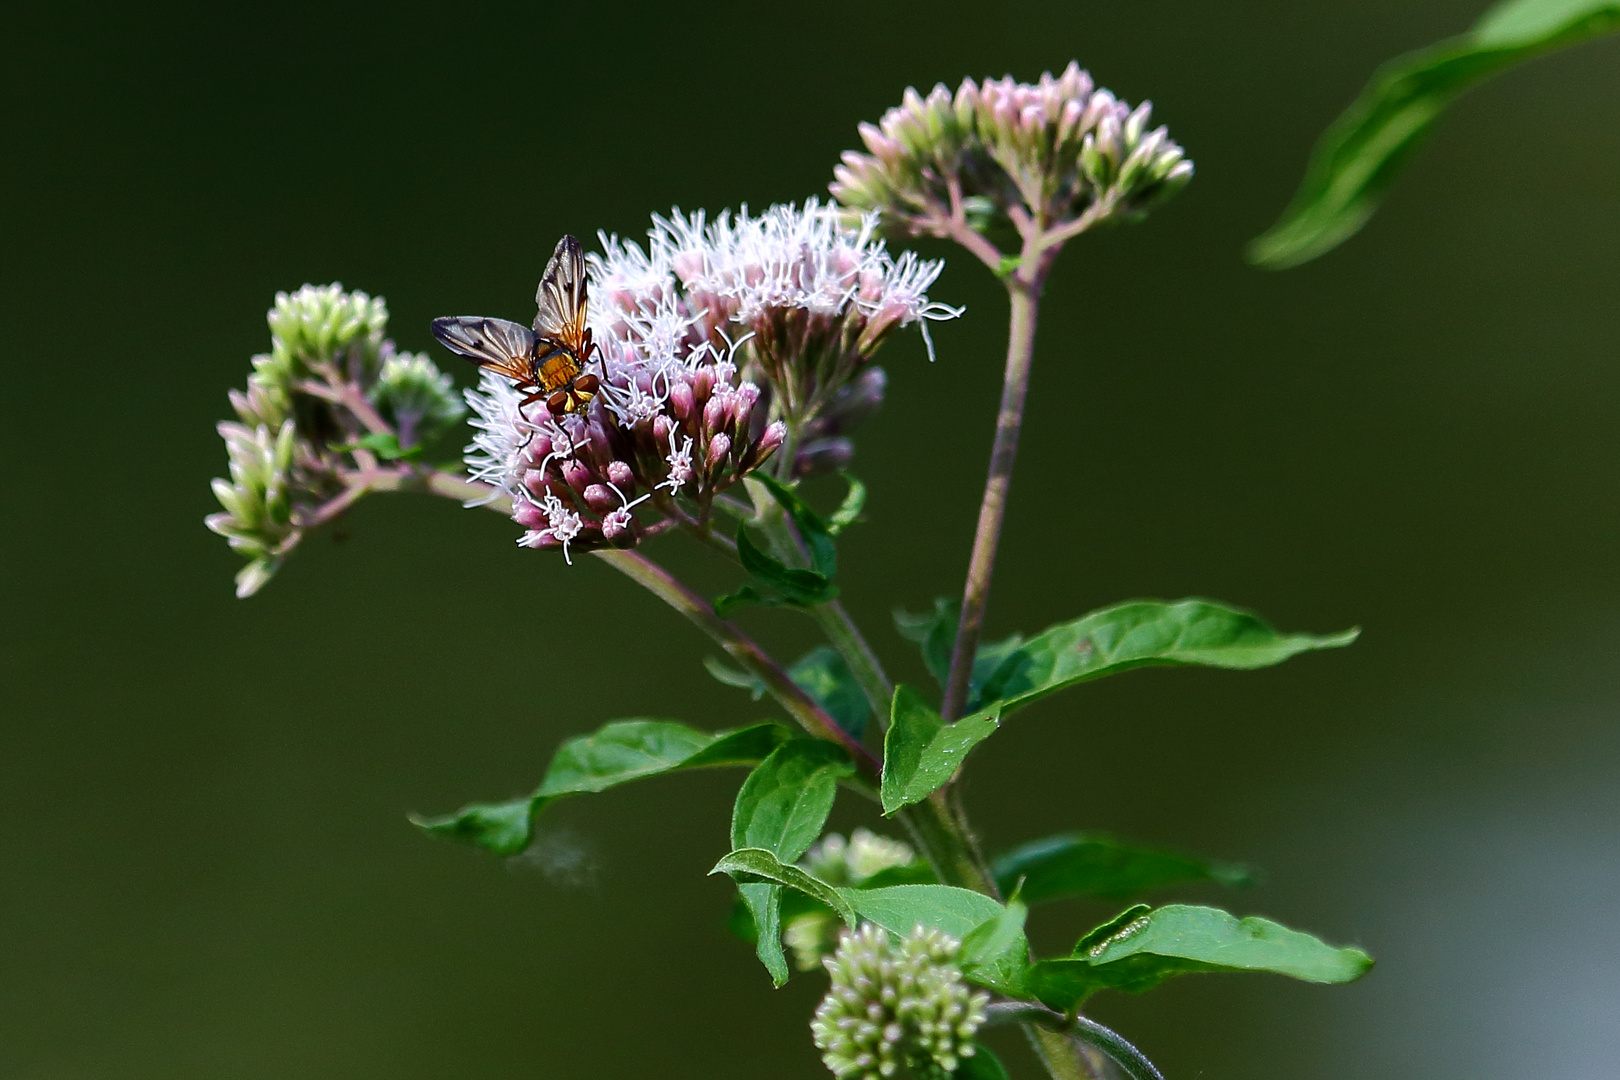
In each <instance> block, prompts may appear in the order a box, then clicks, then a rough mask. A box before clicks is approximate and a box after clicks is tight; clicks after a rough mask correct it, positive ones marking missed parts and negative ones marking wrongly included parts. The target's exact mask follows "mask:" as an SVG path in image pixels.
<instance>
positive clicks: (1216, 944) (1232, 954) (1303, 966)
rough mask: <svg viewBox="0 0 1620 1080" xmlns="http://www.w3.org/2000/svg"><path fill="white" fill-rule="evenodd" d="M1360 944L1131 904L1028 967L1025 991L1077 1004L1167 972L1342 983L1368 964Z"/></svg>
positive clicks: (1052, 1002) (1257, 922) (1213, 912)
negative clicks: (1061, 954)
mask: <svg viewBox="0 0 1620 1080" xmlns="http://www.w3.org/2000/svg"><path fill="white" fill-rule="evenodd" d="M1372 963H1373V961H1372V958H1371V957H1370V956H1368V955H1367V954H1366V953H1364V952H1362V951H1361V950H1360V949H1356V948H1334V947H1333V946H1331V945H1328V944H1326V943H1325V942H1323V941H1321V940H1320V939H1319V938H1316V937H1313V936H1311V935H1310V934H1306V933H1302V932H1300V931H1298V930H1291V929H1289V928H1288V927H1286V926H1283V925H1282V924H1280V923H1276V922H1273V921H1271V920H1270V919H1262V918H1259V917H1255V916H1251V917H1249V918H1246V919H1239V918H1237V917H1235V916H1233V915H1230V914H1228V913H1227V912H1225V911H1222V910H1220V909H1219V908H1212V907H1198V906H1195V905H1191V904H1171V905H1167V906H1165V907H1161V908H1157V909H1153V910H1144V909H1143V908H1137V909H1133V910H1131V911H1128V912H1126V913H1125V915H1123V916H1120V917H1119V918H1116V919H1114V920H1111V921H1110V922H1109V923H1107V924H1105V925H1104V927H1100V928H1099V929H1098V930H1097V931H1093V932H1092V933H1090V934H1088V935H1086V937H1085V938H1082V939H1081V942H1080V945H1079V946H1077V947H1076V950H1075V954H1074V955H1073V956H1072V957H1069V958H1067V959H1061V960H1042V961H1040V962H1039V963H1036V964H1033V965H1031V967H1030V969H1029V973H1028V980H1027V982H1028V988H1029V990H1030V992H1031V993H1033V994H1034V995H1035V996H1036V997H1038V998H1039V999H1040V1000H1041V1001H1043V1002H1045V1003H1046V1004H1047V1005H1049V1006H1051V1007H1052V1008H1054V1009H1059V1010H1063V1011H1068V1010H1070V1009H1074V1008H1077V1007H1078V1006H1079V1005H1080V1003H1081V1002H1082V1001H1084V1000H1085V999H1086V997H1088V996H1089V995H1091V994H1093V993H1095V992H1096V991H1098V990H1102V989H1114V990H1124V991H1127V992H1130V993H1141V992H1142V991H1144V990H1149V989H1152V988H1153V987H1155V986H1157V985H1158V984H1159V983H1161V982H1163V981H1164V980H1165V979H1168V978H1170V977H1171V976H1173V975H1182V974H1188V973H1192V972H1204V971H1225V972H1266V973H1271V974H1276V975H1287V976H1289V977H1290V978H1294V979H1300V980H1302V981H1305V982H1313V983H1345V982H1351V981H1353V980H1355V979H1358V978H1360V977H1361V976H1362V975H1364V974H1365V973H1366V972H1367V969H1368V968H1370V967H1372Z"/></svg>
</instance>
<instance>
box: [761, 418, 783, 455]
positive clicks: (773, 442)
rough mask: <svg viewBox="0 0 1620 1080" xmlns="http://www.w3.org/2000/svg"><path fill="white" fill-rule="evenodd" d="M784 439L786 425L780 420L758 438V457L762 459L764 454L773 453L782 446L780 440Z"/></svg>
mask: <svg viewBox="0 0 1620 1080" xmlns="http://www.w3.org/2000/svg"><path fill="white" fill-rule="evenodd" d="M786 438H787V425H786V424H784V423H783V422H782V421H780V420H777V421H775V422H774V423H772V424H771V426H770V427H767V428H766V429H765V433H764V434H763V435H761V436H760V437H759V456H760V457H761V458H763V457H764V456H765V455H766V454H769V453H773V452H774V451H775V450H776V449H777V448H778V447H779V446H781V445H782V440H783V439H786Z"/></svg>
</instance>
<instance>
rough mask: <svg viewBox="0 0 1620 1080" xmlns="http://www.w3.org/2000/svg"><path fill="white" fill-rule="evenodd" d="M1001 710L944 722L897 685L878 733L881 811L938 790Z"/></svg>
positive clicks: (910, 691) (997, 721) (993, 725)
mask: <svg viewBox="0 0 1620 1080" xmlns="http://www.w3.org/2000/svg"><path fill="white" fill-rule="evenodd" d="M1000 722H1001V718H1000V709H999V707H992V708H990V709H989V710H987V711H985V712H982V713H974V714H973V715H972V716H964V717H963V718H962V719H960V720H958V721H956V722H955V723H954V724H947V723H946V722H945V721H944V720H943V719H941V718H940V715H939V714H938V713H936V712H935V711H934V710H933V709H931V708H929V706H928V703H927V702H925V701H924V700H923V699H922V695H920V694H918V693H917V691H915V690H913V689H912V688H911V687H909V686H906V685H905V684H901V685H900V686H897V687H895V690H894V701H893V703H892V704H891V706H890V715H889V730H888V731H887V732H885V733H884V736H883V784H882V790H881V794H882V799H883V812H884V813H885V814H892V813H894V812H895V811H896V810H898V809H900V808H901V807H903V806H910V805H911V804H912V803H914V802H920V801H921V800H923V799H926V798H927V797H928V796H929V795H931V794H933V793H934V792H935V791H938V790H939V789H940V788H941V787H943V786H945V784H946V783H948V782H949V781H950V779H951V777H952V776H954V775H955V774H956V770H957V767H958V766H960V765H961V764H962V762H963V760H964V759H966V757H967V753H968V751H969V750H971V749H973V747H975V746H977V745H978V744H979V743H981V742H983V741H984V740H985V739H987V738H989V737H990V736H991V735H992V734H994V732H995V730H996V728H997V727H998V726H999V725H1000Z"/></svg>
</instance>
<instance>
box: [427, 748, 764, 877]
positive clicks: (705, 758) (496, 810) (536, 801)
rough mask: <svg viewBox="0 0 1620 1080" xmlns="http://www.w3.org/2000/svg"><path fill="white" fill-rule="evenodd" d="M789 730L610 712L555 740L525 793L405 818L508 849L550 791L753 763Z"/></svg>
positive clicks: (525, 835) (521, 842)
mask: <svg viewBox="0 0 1620 1080" xmlns="http://www.w3.org/2000/svg"><path fill="white" fill-rule="evenodd" d="M791 736H792V732H791V731H789V730H788V729H787V728H785V727H782V726H781V725H779V724H769V723H767V724H755V725H754V726H752V727H747V728H741V729H739V730H736V731H723V732H717V733H715V732H707V731H699V730H697V729H696V728H691V727H688V726H686V725H685V724H680V723H676V722H675V721H672V720H615V721H613V722H611V723H608V724H604V725H603V726H602V727H601V728H600V729H598V730H597V731H596V732H594V733H593V734H590V735H581V736H578V737H576V738H573V739H569V740H568V741H567V742H565V743H563V744H562V746H560V747H558V748H557V752H556V754H555V755H553V757H552V759H551V767H550V768H549V769H547V770H546V777H545V780H544V781H543V782H542V783H541V785H540V787H539V788H537V789H536V790H535V791H534V793H533V794H531V795H528V796H525V797H524V798H521V799H513V800H510V801H508V802H504V803H474V804H472V805H470V806H466V807H463V808H462V809H461V810H459V811H457V812H456V813H454V814H449V815H447V816H444V817H437V818H424V817H413V818H412V819H411V820H412V821H414V822H415V823H416V824H417V825H418V826H420V827H421V828H422V829H423V830H424V831H426V832H428V833H431V834H433V835H434V836H441V837H444V838H446V839H453V840H461V841H464V842H466V843H470V844H473V845H475V846H477V847H481V848H483V849H485V850H486V851H492V852H494V853H495V854H497V855H516V854H517V853H518V852H520V851H522V850H523V849H524V848H525V847H527V846H528V844H529V839H530V836H531V828H532V822H533V819H534V816H535V815H536V814H537V813H539V811H540V810H541V808H542V807H544V806H545V805H546V804H547V803H549V802H551V801H552V800H553V799H558V798H561V797H562V796H565V795H576V794H582V793H586V792H597V791H606V790H607V789H608V788H611V787H617V786H618V785H620V784H625V783H629V782H630V781H632V780H640V779H644V778H646V777H649V776H659V775H662V774H664V773H669V772H675V771H677V770H680V769H699V768H708V767H714V766H720V765H756V764H758V763H759V762H761V761H764V760H765V759H766V758H767V757H768V756H769V755H770V754H771V752H772V751H773V750H775V749H776V748H777V747H778V746H780V745H781V744H782V743H783V742H785V741H786V740H787V739H788V738H790V737H791Z"/></svg>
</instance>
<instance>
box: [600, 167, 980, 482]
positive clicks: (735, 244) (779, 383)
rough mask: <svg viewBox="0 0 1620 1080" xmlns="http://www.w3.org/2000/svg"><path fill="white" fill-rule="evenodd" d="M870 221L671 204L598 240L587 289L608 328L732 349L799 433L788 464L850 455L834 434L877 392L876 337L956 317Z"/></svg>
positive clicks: (926, 271)
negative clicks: (636, 231)
mask: <svg viewBox="0 0 1620 1080" xmlns="http://www.w3.org/2000/svg"><path fill="white" fill-rule="evenodd" d="M874 228H875V219H866V220H862V221H860V222H858V223H855V224H848V223H846V222H844V221H843V219H842V217H841V216H840V215H839V214H838V213H837V212H836V211H835V209H834V208H832V207H826V206H823V205H821V203H820V202H818V201H817V200H815V199H811V200H809V201H807V202H806V203H805V204H804V205H803V206H793V205H781V206H773V207H771V208H770V209H768V210H766V211H765V212H764V213H762V214H757V215H755V214H750V213H749V211H748V209H747V208H746V207H745V208H743V209H742V210H741V211H739V212H738V213H736V214H732V213H731V212H729V211H727V212H724V213H721V214H720V215H719V216H718V217H716V218H714V219H712V220H711V219H710V218H709V217H708V215H706V214H704V213H702V212H701V211H700V212H698V213H694V214H683V213H681V212H680V211H679V210H676V211H674V212H673V213H671V214H670V216H669V217H667V218H666V217H657V216H655V217H654V218H653V227H652V228H651V229H650V230H649V231H648V234H647V246H646V248H645V249H643V248H642V247H641V246H640V245H638V244H636V243H634V242H631V241H626V240H622V239H620V238H618V237H610V236H603V237H602V245H603V254H602V255H601V256H600V257H593V258H592V270H593V277H594V279H595V280H594V282H593V286H594V289H595V295H597V296H599V297H602V298H603V299H604V300H605V301H606V311H604V313H603V318H604V320H605V325H606V328H607V330H608V331H609V332H610V333H612V334H613V335H614V336H620V337H629V338H631V339H633V340H635V341H636V342H637V343H638V345H639V346H640V347H641V348H642V349H643V351H651V352H654V353H656V352H660V351H664V352H668V351H674V352H679V351H680V350H682V349H687V350H690V349H694V348H698V347H701V346H702V345H705V344H707V345H708V346H709V347H710V348H711V349H713V350H715V351H716V352H720V353H724V354H726V355H728V356H731V357H732V358H733V359H734V362H735V363H736V364H737V365H738V366H739V367H740V368H741V369H742V371H743V375H744V377H745V378H747V379H749V380H751V381H753V382H755V384H756V385H758V386H759V387H760V389H761V391H762V395H763V396H764V397H765V399H766V400H765V408H766V409H767V410H768V412H769V414H770V415H771V416H772V417H773V418H780V419H783V420H784V421H786V423H787V424H788V425H789V426H790V427H791V428H793V429H794V430H795V431H796V432H797V435H798V439H797V442H798V445H799V447H800V455H799V456H798V457H797V458H796V459H795V468H794V472H795V474H796V475H797V474H801V473H804V472H808V471H817V469H818V467H828V466H830V467H833V468H836V467H839V466H840V465H841V464H843V463H844V462H846V461H847V459H848V456H849V454H850V453H851V452H852V446H851V444H849V442H848V439H847V438H844V437H843V436H844V435H845V434H846V433H847V431H848V430H849V429H850V428H852V427H853V426H854V425H855V424H856V423H858V422H859V421H860V420H862V419H865V418H866V417H868V416H870V415H871V413H872V412H873V411H875V410H876V408H877V406H878V404H879V403H880V402H881V400H882V396H883V390H884V386H885V382H884V378H883V375H882V372H881V370H880V369H876V368H873V367H872V366H871V359H872V356H873V354H874V353H875V352H876V351H877V349H878V347H879V346H880V345H881V344H882V343H883V342H884V341H885V340H887V338H888V337H889V336H890V335H891V334H893V333H894V331H896V330H898V329H901V328H902V327H906V326H909V325H911V324H913V323H916V324H919V325H921V326H923V327H926V324H927V323H928V322H929V321H932V320H936V319H946V318H953V317H955V316H956V315H958V314H960V311H959V310H958V309H956V308H951V307H949V306H947V305H944V304H940V303H936V302H933V301H930V300H929V299H928V296H927V289H928V287H929V286H930V285H931V284H932V283H933V281H934V279H935V278H937V277H938V276H939V272H940V269H941V266H942V264H941V263H939V262H925V261H922V260H919V259H917V257H916V256H915V255H912V254H910V253H909V252H908V253H905V254H902V255H901V256H900V257H899V258H895V257H893V256H891V255H890V254H889V253H888V251H887V250H886V248H885V247H884V244H883V241H882V240H881V239H879V238H878V237H877V236H876V235H875V234H874ZM924 338H925V341H926V340H927V338H926V334H925V335H924ZM929 350H930V355H932V344H931V343H930V344H929ZM832 439H838V440H839V441H838V442H836V443H829V442H827V441H826V440H832ZM817 440H820V441H817Z"/></svg>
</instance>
